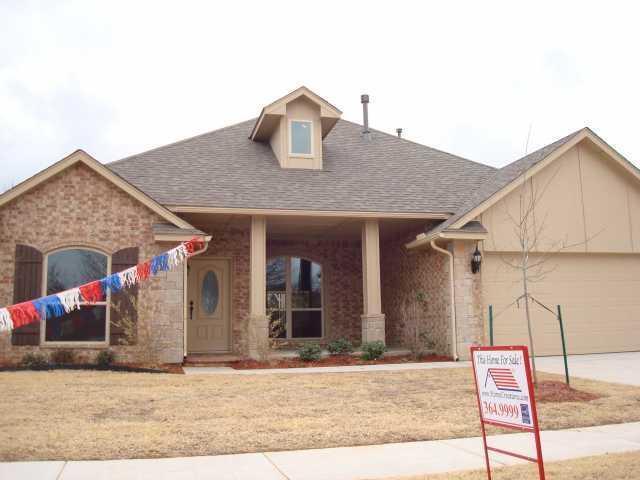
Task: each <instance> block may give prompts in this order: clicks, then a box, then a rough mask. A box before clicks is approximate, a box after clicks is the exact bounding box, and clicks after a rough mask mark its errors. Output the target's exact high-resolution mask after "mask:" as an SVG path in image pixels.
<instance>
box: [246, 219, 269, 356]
mask: <svg viewBox="0 0 640 480" xmlns="http://www.w3.org/2000/svg"><path fill="white" fill-rule="evenodd" d="M250 262H251V284H250V289H249V290H250V305H249V356H250V357H251V358H254V359H263V357H265V356H266V355H267V354H268V348H269V324H268V322H267V315H266V313H267V312H266V296H267V271H266V269H267V219H266V218H265V217H264V216H253V217H251V258H250Z"/></svg>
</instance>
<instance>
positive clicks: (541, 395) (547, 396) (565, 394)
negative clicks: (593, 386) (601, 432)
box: [535, 380, 601, 403]
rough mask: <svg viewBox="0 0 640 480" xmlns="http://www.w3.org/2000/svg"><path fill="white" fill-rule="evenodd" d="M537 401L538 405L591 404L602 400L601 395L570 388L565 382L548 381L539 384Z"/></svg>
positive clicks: (537, 386)
mask: <svg viewBox="0 0 640 480" xmlns="http://www.w3.org/2000/svg"><path fill="white" fill-rule="evenodd" d="M535 390H536V401H537V402H538V403H545V402H548V403H550V402H590V401H591V400H596V399H597V398H601V396H600V395H596V394H594V393H589V392H583V391H581V390H576V389H575V388H572V387H570V386H569V385H567V384H566V383H564V382H558V381H552V380H546V381H544V382H538V384H537V385H536V387H535Z"/></svg>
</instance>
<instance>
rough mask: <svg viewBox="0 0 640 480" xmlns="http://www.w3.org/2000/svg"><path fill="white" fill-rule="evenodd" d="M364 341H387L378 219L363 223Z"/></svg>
mask: <svg viewBox="0 0 640 480" xmlns="http://www.w3.org/2000/svg"><path fill="white" fill-rule="evenodd" d="M362 293H363V297H364V298H363V302H362V303H363V306H364V312H363V315H362V342H363V343H364V342H373V341H376V340H381V341H383V342H384V341H385V326H384V314H383V313H382V295H381V293H380V230H379V227H378V220H377V219H372V220H365V222H364V223H363V225H362Z"/></svg>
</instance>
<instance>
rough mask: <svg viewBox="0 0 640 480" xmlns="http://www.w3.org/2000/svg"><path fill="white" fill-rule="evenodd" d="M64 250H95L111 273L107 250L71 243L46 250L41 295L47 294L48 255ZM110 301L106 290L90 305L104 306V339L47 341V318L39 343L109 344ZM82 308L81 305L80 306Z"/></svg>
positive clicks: (46, 344)
mask: <svg viewBox="0 0 640 480" xmlns="http://www.w3.org/2000/svg"><path fill="white" fill-rule="evenodd" d="M65 250H90V251H92V252H97V253H99V254H101V255H104V256H105V257H107V276H108V275H111V255H109V254H108V253H107V252H104V251H102V250H99V249H97V248H94V247H87V246H84V245H73V246H70V247H63V248H56V249H55V250H51V251H50V252H47V253H46V254H45V256H44V261H43V262H42V270H43V271H42V296H46V295H47V276H48V274H49V255H52V254H54V253H58V252H62V251H65ZM110 303H111V292H107V296H106V298H105V301H103V302H96V303H92V304H91V305H97V306H104V307H105V322H106V323H107V324H106V326H105V329H104V341H102V342H99V341H98V342H92V341H82V340H81V341H70V342H61V341H47V320H46V319H45V320H43V321H42V325H41V328H40V345H41V346H43V347H55V348H65V347H66V348H78V347H88V348H91V347H94V348H95V347H108V346H109V338H110V336H111V327H110V325H111V315H110V310H111V309H110V308H109V305H110ZM80 305H89V304H88V303H86V302H80ZM81 308H82V307H81Z"/></svg>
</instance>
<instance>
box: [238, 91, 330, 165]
mask: <svg viewBox="0 0 640 480" xmlns="http://www.w3.org/2000/svg"><path fill="white" fill-rule="evenodd" d="M341 115H342V112H341V111H340V110H338V109H337V108H336V107H334V106H333V105H331V104H330V103H329V102H327V101H326V100H324V99H323V98H321V97H319V96H318V95H316V94H315V93H313V92H312V91H311V90H309V89H308V88H306V87H300V88H298V89H297V90H294V91H293V92H291V93H290V94H288V95H285V96H284V97H282V98H280V99H279V100H276V101H275V102H273V103H271V104H269V105H267V106H266V107H264V108H263V109H262V112H261V113H260V117H258V120H257V121H256V124H255V125H254V126H253V131H252V132H251V136H250V138H251V140H254V141H256V142H269V145H270V146H271V150H273V154H274V155H275V156H276V158H277V159H278V162H280V166H281V167H282V168H309V169H315V170H321V169H322V140H323V139H324V138H325V137H326V136H327V135H328V134H329V132H330V131H331V129H332V128H333V126H334V125H335V124H336V122H337V121H338V120H339V119H340V116H341Z"/></svg>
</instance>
